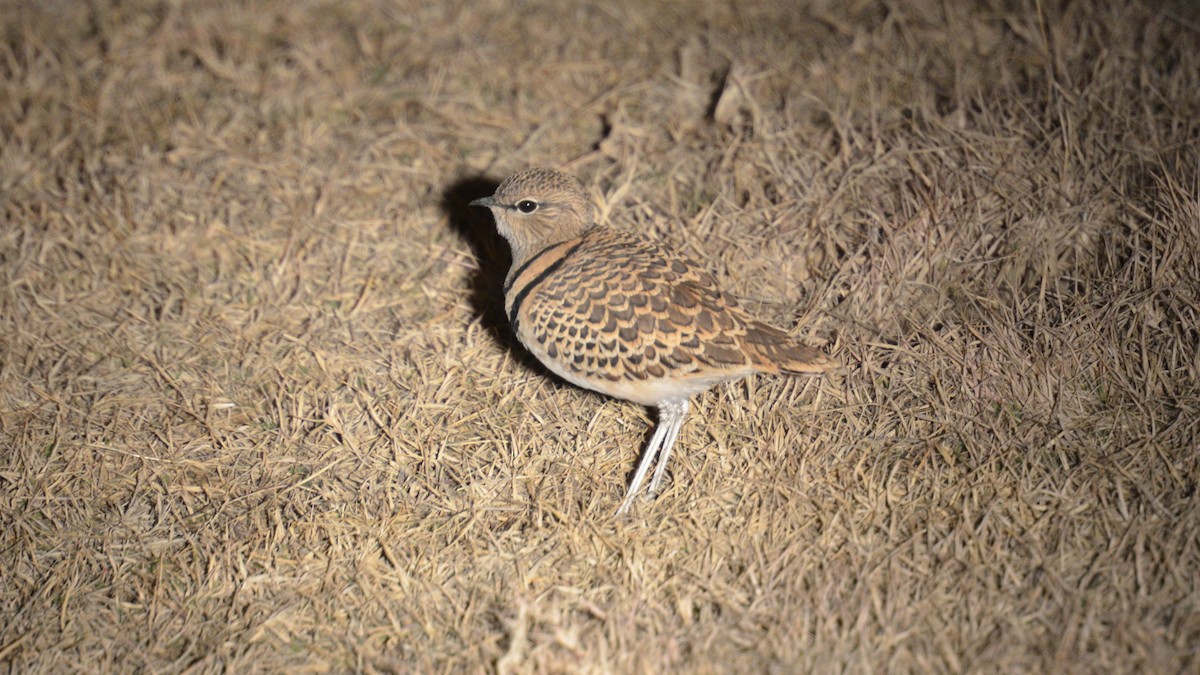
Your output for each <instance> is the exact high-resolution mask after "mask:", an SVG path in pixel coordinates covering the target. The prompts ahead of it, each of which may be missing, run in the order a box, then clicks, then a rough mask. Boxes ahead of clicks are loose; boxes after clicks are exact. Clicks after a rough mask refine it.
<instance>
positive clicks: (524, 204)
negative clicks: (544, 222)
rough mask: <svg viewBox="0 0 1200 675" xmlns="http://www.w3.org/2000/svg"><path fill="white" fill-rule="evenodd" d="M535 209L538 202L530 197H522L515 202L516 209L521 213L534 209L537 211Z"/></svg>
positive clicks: (531, 211) (530, 211)
mask: <svg viewBox="0 0 1200 675" xmlns="http://www.w3.org/2000/svg"><path fill="white" fill-rule="evenodd" d="M537 209H538V203H537V202H535V201H533V200H532V199H522V200H521V201H519V202H517V210H518V211H520V212H521V213H533V212H534V211H537Z"/></svg>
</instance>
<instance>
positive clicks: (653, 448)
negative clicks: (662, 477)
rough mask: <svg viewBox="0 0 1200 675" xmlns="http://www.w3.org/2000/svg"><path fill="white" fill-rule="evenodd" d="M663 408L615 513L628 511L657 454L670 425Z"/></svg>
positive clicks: (659, 410)
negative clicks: (619, 506) (623, 499)
mask: <svg viewBox="0 0 1200 675" xmlns="http://www.w3.org/2000/svg"><path fill="white" fill-rule="evenodd" d="M665 410H666V409H665V408H659V409H658V425H657V426H655V427H654V434H653V435H651V436H650V442H649V443H648V444H646V449H645V451H643V452H642V461H641V462H639V463H638V468H637V471H635V472H634V474H633V480H632V481H630V482H629V490H628V491H627V492H626V493H625V501H623V502H621V508H619V509H617V515H618V516H620V515H623V514H624V513H625V512H627V511H629V507H630V506H632V505H633V498H634V496H635V495H637V492H638V490H640V489H641V487H642V481H644V480H646V472H647V471H649V470H650V465H651V464H652V463H653V462H654V456H655V455H657V454H658V449H659V448H660V447H662V443H663V438H664V437H666V435H667V432H668V431H669V430H670V427H671V425H670V424H669V422H668V420H669V417H668V415H667V413H666V412H665Z"/></svg>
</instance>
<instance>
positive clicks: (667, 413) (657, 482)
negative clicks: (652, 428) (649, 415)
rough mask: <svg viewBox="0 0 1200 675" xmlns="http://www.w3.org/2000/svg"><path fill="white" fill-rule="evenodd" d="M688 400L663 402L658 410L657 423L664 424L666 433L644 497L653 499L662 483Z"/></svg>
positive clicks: (685, 414) (684, 415) (685, 413)
mask: <svg viewBox="0 0 1200 675" xmlns="http://www.w3.org/2000/svg"><path fill="white" fill-rule="evenodd" d="M688 407H689V406H688V400H687V399H686V398H685V399H683V400H682V401H672V402H671V403H666V404H664V405H663V406H662V407H661V408H659V410H660V411H661V413H660V414H659V420H658V423H659V425H660V426H661V425H666V426H667V427H668V428H667V435H666V437H664V438H663V444H662V449H661V450H659V452H658V466H656V467H654V478H653V479H651V480H650V488H649V489H648V490H646V498H647V499H653V498H654V496H655V495H657V494H658V488H659V486H661V485H662V479H663V476H665V475H666V473H667V462H668V461H669V460H670V459H671V449H672V448H674V447H675V440H676V439H677V438H679V429H680V428H681V427H683V420H684V418H685V417H687V414H688Z"/></svg>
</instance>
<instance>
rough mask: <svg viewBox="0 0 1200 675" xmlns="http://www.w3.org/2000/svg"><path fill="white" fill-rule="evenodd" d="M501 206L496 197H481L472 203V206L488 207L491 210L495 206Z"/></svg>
mask: <svg viewBox="0 0 1200 675" xmlns="http://www.w3.org/2000/svg"><path fill="white" fill-rule="evenodd" d="M499 205H500V204H499V203H498V202H497V201H496V199H495V197H480V198H479V199H476V200H475V201H473V202H471V206H486V207H487V208H489V209H490V208H492V207H493V206H499Z"/></svg>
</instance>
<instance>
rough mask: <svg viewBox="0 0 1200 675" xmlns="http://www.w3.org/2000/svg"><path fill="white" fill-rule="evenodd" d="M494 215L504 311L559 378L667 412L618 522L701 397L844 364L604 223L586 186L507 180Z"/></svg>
mask: <svg viewBox="0 0 1200 675" xmlns="http://www.w3.org/2000/svg"><path fill="white" fill-rule="evenodd" d="M470 204H471V205H472V206H479V207H486V208H488V209H489V210H490V211H491V213H492V216H493V218H494V220H495V223H496V229H497V230H498V231H499V233H500V234H501V236H503V237H504V238H505V239H506V240H507V241H508V244H509V248H510V249H511V252H512V265H511V267H510V268H509V270H508V274H507V275H506V276H505V279H504V311H505V314H506V315H507V317H508V320H509V322H510V324H511V325H512V329H513V331H514V332H515V333H516V336H517V339H518V340H519V341H520V343H521V344H522V345H523V346H524V347H525V348H526V349H528V350H529V351H530V352H531V353H532V354H533V355H534V356H535V357H536V358H537V359H538V361H540V362H541V363H542V364H543V365H545V366H546V368H548V369H549V370H550V371H551V372H553V373H554V374H555V375H558V376H559V377H561V378H562V379H564V380H566V381H567V382H570V383H571V384H574V385H576V386H579V387H582V388H584V389H590V390H592V391H596V392H599V393H601V394H606V395H608V396H611V397H614V398H617V399H623V400H626V401H631V402H634V403H639V404H642V405H645V406H649V407H653V408H656V409H657V410H658V422H657V426H656V427H655V430H654V433H653V434H652V435H651V437H650V440H649V442H648V444H647V445H646V448H645V450H644V451H643V453H642V458H641V461H640V462H639V463H638V466H637V469H636V471H635V472H634V475H633V478H632V479H631V481H630V483H629V487H628V489H627V491H626V494H625V498H624V500H623V501H622V502H621V505H620V507H619V508H618V510H617V515H618V516H620V515H623V514H626V513H627V512H628V511H629V510H630V508H631V507H632V506H633V504H634V501H635V498H636V497H637V495H638V493H639V491H640V490H641V487H642V484H643V482H644V481H645V479H646V474H647V473H648V471H649V469H650V466H651V464H652V463H654V461H655V459H656V458H657V462H658V463H657V466H656V468H655V471H654V477H653V478H652V479H651V481H650V485H649V488H648V489H647V490H646V493H645V497H646V498H647V499H653V498H654V497H655V496H656V495H657V494H658V490H659V487H660V486H661V484H662V479H663V476H664V474H665V471H666V467H667V462H668V461H669V460H670V458H671V451H672V449H673V448H674V446H675V443H676V441H677V440H678V438H679V430H680V428H681V427H682V426H683V421H684V419H685V418H686V417H687V414H688V410H689V408H690V401H691V398H692V397H693V396H695V395H696V394H699V393H701V392H703V391H706V390H708V389H710V388H712V387H713V386H715V385H717V384H720V383H722V382H731V381H734V380H739V379H742V378H744V377H747V376H749V375H751V374H753V373H772V374H774V373H783V374H794V375H820V374H822V373H825V372H827V371H829V370H831V369H832V368H834V367H835V365H836V364H835V361H834V360H833V359H832V358H830V357H829V356H827V355H826V354H824V353H823V352H822V351H820V350H819V349H816V348H814V347H811V346H809V345H806V344H803V343H801V342H799V341H797V340H796V339H794V338H792V337H791V336H790V335H788V334H787V333H785V332H784V331H782V330H780V329H778V328H774V327H772V326H769V325H767V324H765V323H762V322H760V321H756V320H754V319H752V318H751V317H750V316H749V315H748V314H747V313H746V312H745V310H743V309H742V307H741V306H740V305H739V304H738V301H737V299H736V298H734V297H733V296H731V295H729V294H727V293H724V292H722V290H721V289H720V287H719V285H718V283H717V281H716V279H715V278H714V277H713V275H712V274H710V273H709V272H708V271H707V270H706V269H705V268H704V267H702V266H701V265H700V264H699V263H697V262H695V261H694V260H693V259H691V258H689V257H687V256H685V255H683V254H681V253H678V252H676V251H674V250H672V249H670V248H668V247H667V246H666V245H664V244H663V243H661V242H659V241H657V240H655V239H652V238H650V237H647V236H645V235H642V234H639V233H635V232H628V231H625V230H621V229H614V228H612V227H609V226H607V225H605V224H601V223H598V222H597V209H596V207H595V205H594V204H593V202H592V201H591V200H590V199H589V198H588V196H587V191H586V189H585V187H584V185H583V183H582V182H581V181H580V180H579V179H578V178H576V177H575V176H573V175H571V174H568V173H565V172H562V171H558V170H555V169H550V168H544V167H536V168H529V169H525V170H522V171H519V172H517V173H515V174H513V175H512V176H509V177H508V178H506V179H505V180H504V181H503V182H502V183H500V185H499V186H498V187H497V188H496V191H495V193H494V194H492V195H491V196H490V197H483V198H481V199H476V200H474V201H472V202H470Z"/></svg>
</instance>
